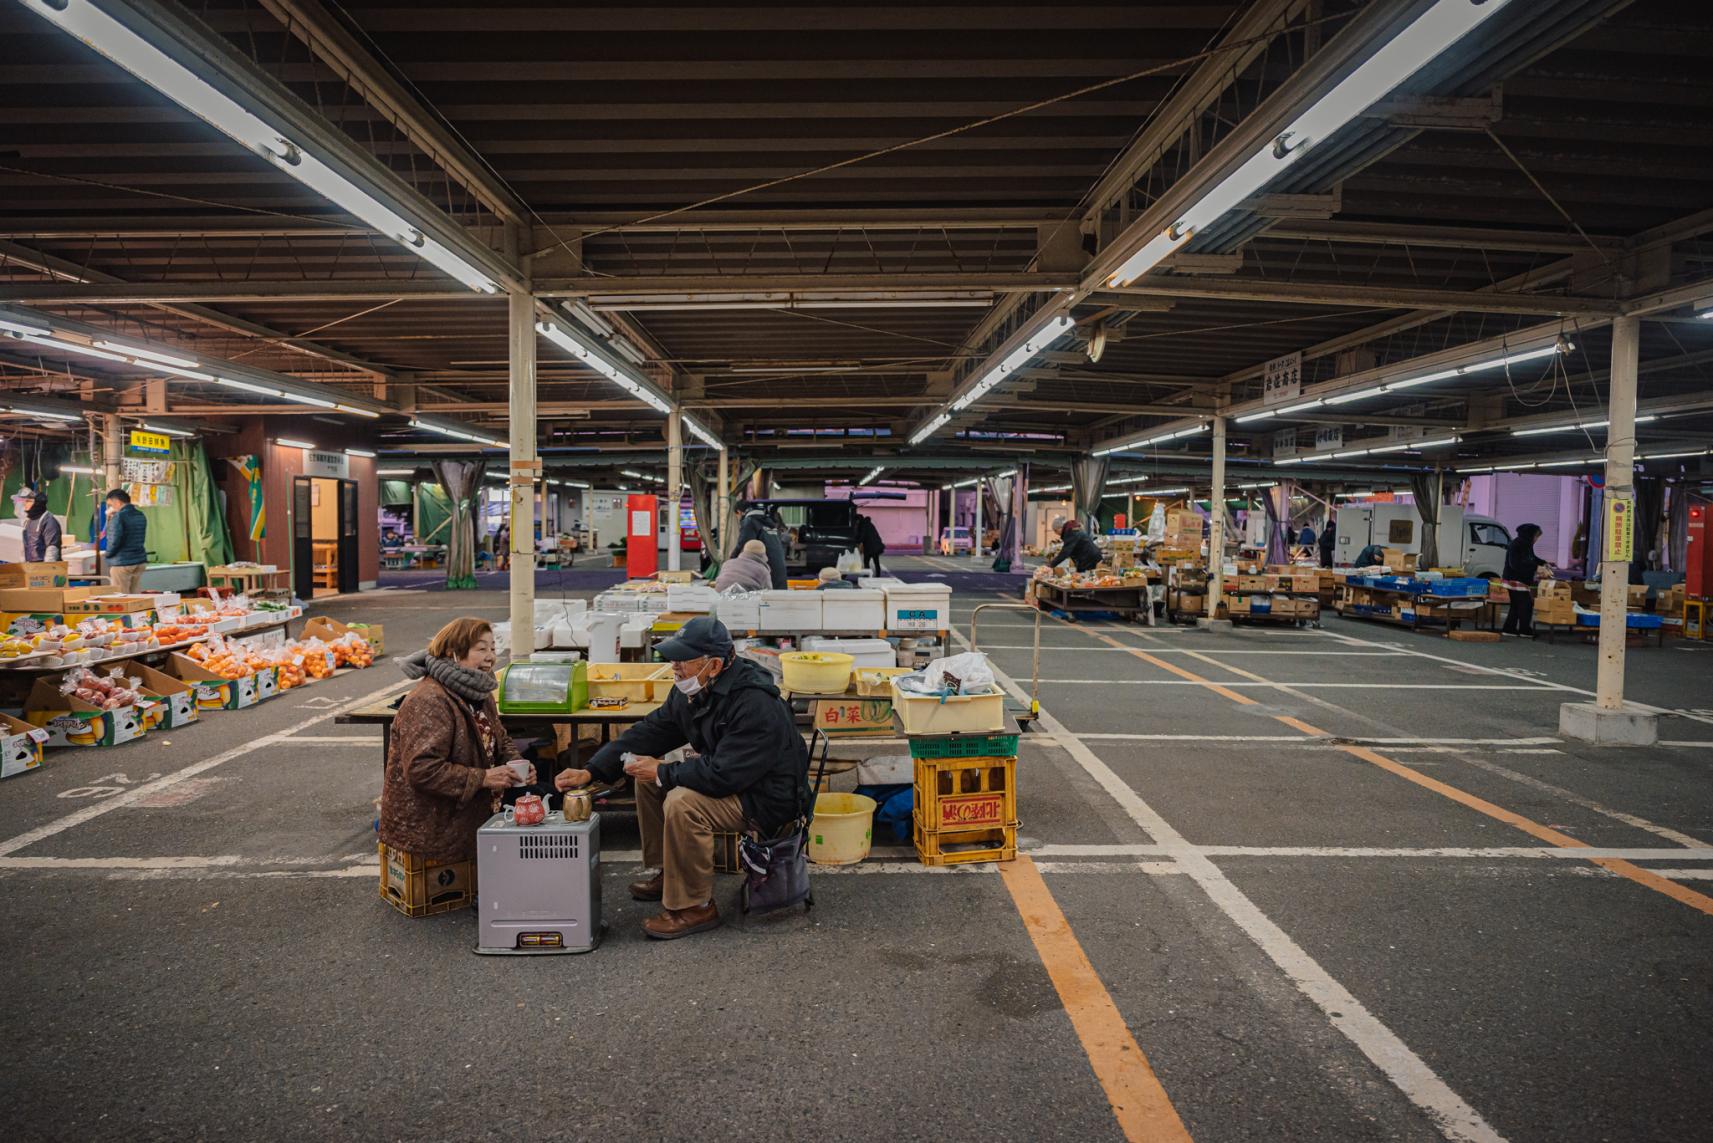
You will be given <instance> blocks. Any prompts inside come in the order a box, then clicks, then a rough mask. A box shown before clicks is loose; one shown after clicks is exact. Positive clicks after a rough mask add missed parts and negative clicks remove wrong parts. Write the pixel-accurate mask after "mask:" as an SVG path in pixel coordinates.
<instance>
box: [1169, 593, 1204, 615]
mask: <svg viewBox="0 0 1713 1143" xmlns="http://www.w3.org/2000/svg"><path fill="white" fill-rule="evenodd" d="M1174 606H1175V607H1176V608H1177V610H1179V611H1186V612H1189V613H1191V614H1194V615H1204V614H1206V613H1207V596H1206V595H1197V594H1191V593H1190V592H1184V593H1182V594H1181V595H1179V596H1178V601H1177V603H1176V604H1174Z"/></svg>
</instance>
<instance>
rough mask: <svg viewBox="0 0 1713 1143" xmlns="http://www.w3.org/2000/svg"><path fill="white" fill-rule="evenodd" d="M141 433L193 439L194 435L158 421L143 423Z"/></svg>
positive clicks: (186, 430)
mask: <svg viewBox="0 0 1713 1143" xmlns="http://www.w3.org/2000/svg"><path fill="white" fill-rule="evenodd" d="M143 431H144V432H146V433H160V434H161V435H162V436H167V437H194V436H195V435H196V434H195V433H193V432H191V431H190V430H188V429H180V428H175V427H173V426H172V425H163V424H161V423H159V422H158V421H144V422H143Z"/></svg>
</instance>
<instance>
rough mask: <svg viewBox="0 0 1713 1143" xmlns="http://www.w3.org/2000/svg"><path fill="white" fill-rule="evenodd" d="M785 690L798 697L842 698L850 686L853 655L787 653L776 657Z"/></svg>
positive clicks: (819, 652) (808, 652) (854, 660)
mask: <svg viewBox="0 0 1713 1143" xmlns="http://www.w3.org/2000/svg"><path fill="white" fill-rule="evenodd" d="M779 665H780V667H781V668H783V670H784V672H785V689H786V690H788V691H795V692H797V693H798V694H809V695H842V694H844V693H845V691H846V690H848V689H849V688H850V685H851V668H852V667H854V666H856V656H854V655H842V654H840V653H839V652H837V651H787V652H785V653H784V654H783V655H780V656H779Z"/></svg>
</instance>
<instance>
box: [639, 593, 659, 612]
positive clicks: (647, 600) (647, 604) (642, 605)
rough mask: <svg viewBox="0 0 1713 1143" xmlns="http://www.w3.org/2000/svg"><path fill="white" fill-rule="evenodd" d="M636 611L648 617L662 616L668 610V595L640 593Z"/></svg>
mask: <svg viewBox="0 0 1713 1143" xmlns="http://www.w3.org/2000/svg"><path fill="white" fill-rule="evenodd" d="M636 609H637V610H638V611H639V612H642V613H644V614H646V615H659V614H661V613H662V612H664V611H666V610H667V607H666V593H665V592H664V591H643V592H638V593H637V601H636Z"/></svg>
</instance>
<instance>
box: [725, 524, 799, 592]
mask: <svg viewBox="0 0 1713 1143" xmlns="http://www.w3.org/2000/svg"><path fill="white" fill-rule="evenodd" d="M751 540H760V541H761V542H762V545H763V546H765V547H766V548H767V567H768V570H769V571H770V572H772V574H773V586H774V588H775V589H776V590H779V591H784V590H785V589H786V588H787V587H789V586H790V585H789V584H788V583H786V575H785V543H784V541H782V540H781V539H780V538H779V529H778V528H776V527H775V526H774V521H773V520H772V519H771V518H770V517H769V516H768V514H767V511H766V510H765V509H763V508H760V507H753V506H752V507H751V508H750V509H749V511H747V512H745V513H744V514H743V522H742V523H741V524H740V525H739V526H738V542H737V543H736V544H733V545H732V557H733V558H736V556H737V555H738V553H739V552H742V551H743V546H744V545H745V544H747V543H748V542H749V541H751Z"/></svg>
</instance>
